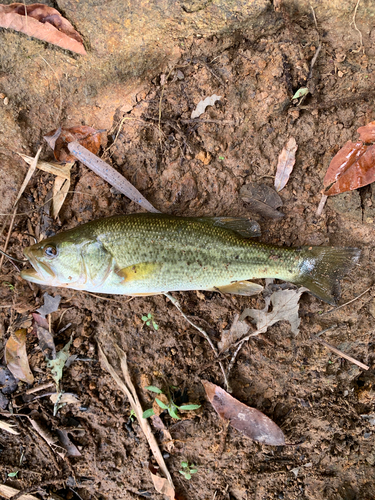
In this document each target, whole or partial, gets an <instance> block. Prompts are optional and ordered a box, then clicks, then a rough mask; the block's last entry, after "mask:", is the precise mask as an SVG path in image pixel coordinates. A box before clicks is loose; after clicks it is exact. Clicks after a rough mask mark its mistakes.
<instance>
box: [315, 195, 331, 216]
mask: <svg viewBox="0 0 375 500" xmlns="http://www.w3.org/2000/svg"><path fill="white" fill-rule="evenodd" d="M327 199H328V196H326V195H325V194H322V197H321V199H320V203H319V205H318V208H317V209H316V212H315V215H316V216H317V217H320V216H321V215H322V212H323V208H324V206H325V204H326V201H327Z"/></svg>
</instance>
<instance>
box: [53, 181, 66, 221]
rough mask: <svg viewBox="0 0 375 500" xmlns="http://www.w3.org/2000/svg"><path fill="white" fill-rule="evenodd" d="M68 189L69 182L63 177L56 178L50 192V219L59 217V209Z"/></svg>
mask: <svg viewBox="0 0 375 500" xmlns="http://www.w3.org/2000/svg"><path fill="white" fill-rule="evenodd" d="M69 188H70V180H69V179H64V178H63V177H56V179H55V182H54V184H53V190H52V196H53V198H52V211H51V215H52V217H54V218H56V217H57V216H58V215H59V212H60V209H61V207H62V206H63V203H64V201H65V198H66V197H67V196H68V192H69Z"/></svg>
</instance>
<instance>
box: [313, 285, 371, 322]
mask: <svg viewBox="0 0 375 500" xmlns="http://www.w3.org/2000/svg"><path fill="white" fill-rule="evenodd" d="M372 287H373V285H371V286H369V287H368V288H367V289H366V290H365V291H364V292H362V293H360V294H359V295H357V297H354V299H352V300H349V302H345V304H342V305H341V306H338V307H334V308H333V309H330V310H329V311H325V312H324V313H322V314H320V315H319V316H324V315H325V314H330V313H332V312H336V311H338V310H339V309H342V308H343V307H346V306H348V305H349V304H352V303H353V302H355V301H356V300H358V299H360V298H361V297H362V296H363V295H365V294H366V293H367V292H369V291H370V290H371V289H372Z"/></svg>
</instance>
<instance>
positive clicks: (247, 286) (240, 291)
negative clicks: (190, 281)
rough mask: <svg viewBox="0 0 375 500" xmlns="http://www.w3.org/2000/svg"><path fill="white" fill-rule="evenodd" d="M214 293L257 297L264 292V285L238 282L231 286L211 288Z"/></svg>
mask: <svg viewBox="0 0 375 500" xmlns="http://www.w3.org/2000/svg"><path fill="white" fill-rule="evenodd" d="M211 290H212V291H214V290H219V291H220V292H222V293H233V294H236V295H246V296H250V295H256V294H258V293H260V292H261V291H262V290H263V287H262V285H258V284H257V283H253V282H252V281H236V282H235V283H231V284H230V285H225V286H219V287H215V288H211Z"/></svg>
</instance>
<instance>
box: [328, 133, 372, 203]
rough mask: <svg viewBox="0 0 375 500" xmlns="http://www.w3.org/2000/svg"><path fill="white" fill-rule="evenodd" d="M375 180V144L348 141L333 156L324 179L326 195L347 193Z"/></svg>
mask: <svg viewBox="0 0 375 500" xmlns="http://www.w3.org/2000/svg"><path fill="white" fill-rule="evenodd" d="M374 181H375V145H372V146H366V145H365V144H363V142H362V141H358V142H351V141H348V142H347V143H346V144H345V145H344V146H343V147H342V148H341V149H340V151H339V152H338V153H337V155H336V156H334V157H333V158H332V161H331V163H330V165H329V167H328V170H327V173H326V175H325V177H324V180H323V185H324V191H323V194H325V195H326V196H332V195H334V194H339V193H345V192H346V191H352V190H353V189H357V188H360V187H362V186H367V184H371V183H372V182H374Z"/></svg>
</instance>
